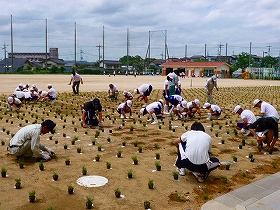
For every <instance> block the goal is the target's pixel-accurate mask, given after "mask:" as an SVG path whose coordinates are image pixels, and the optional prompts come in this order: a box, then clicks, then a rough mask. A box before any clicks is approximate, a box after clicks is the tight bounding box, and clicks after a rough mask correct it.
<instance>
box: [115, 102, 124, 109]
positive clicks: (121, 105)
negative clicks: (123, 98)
mask: <svg viewBox="0 0 280 210" xmlns="http://www.w3.org/2000/svg"><path fill="white" fill-rule="evenodd" d="M124 106H125V103H121V104H120V105H119V106H118V108H117V109H123V108H124Z"/></svg>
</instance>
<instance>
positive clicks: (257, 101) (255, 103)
mask: <svg viewBox="0 0 280 210" xmlns="http://www.w3.org/2000/svg"><path fill="white" fill-rule="evenodd" d="M260 102H261V100H260V99H256V100H254V102H253V104H254V107H256V105H257V104H258V103H260Z"/></svg>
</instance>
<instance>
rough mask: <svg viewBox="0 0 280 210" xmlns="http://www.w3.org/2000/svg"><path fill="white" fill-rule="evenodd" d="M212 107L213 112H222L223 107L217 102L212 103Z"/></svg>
mask: <svg viewBox="0 0 280 210" xmlns="http://www.w3.org/2000/svg"><path fill="white" fill-rule="evenodd" d="M211 109H212V110H213V112H219V113H220V112H221V108H220V107H219V106H217V105H215V104H212V105H211Z"/></svg>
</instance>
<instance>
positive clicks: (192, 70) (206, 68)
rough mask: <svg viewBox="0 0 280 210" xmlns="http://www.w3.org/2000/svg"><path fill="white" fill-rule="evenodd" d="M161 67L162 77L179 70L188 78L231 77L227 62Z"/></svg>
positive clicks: (172, 63)
mask: <svg viewBox="0 0 280 210" xmlns="http://www.w3.org/2000/svg"><path fill="white" fill-rule="evenodd" d="M161 67H162V75H167V74H168V73H170V72H172V71H174V70H176V69H178V70H179V72H184V73H185V75H186V76H187V77H193V76H195V77H202V76H204V77H210V76H212V75H217V76H218V77H220V78H229V77H230V65H229V64H227V63H225V62H166V63H163V64H162V65H161Z"/></svg>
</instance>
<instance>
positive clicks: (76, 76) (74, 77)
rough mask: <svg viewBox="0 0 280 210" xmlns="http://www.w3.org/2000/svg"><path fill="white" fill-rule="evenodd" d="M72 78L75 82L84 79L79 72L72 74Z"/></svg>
mask: <svg viewBox="0 0 280 210" xmlns="http://www.w3.org/2000/svg"><path fill="white" fill-rule="evenodd" d="M71 78H72V79H73V81H74V82H79V81H80V80H81V79H82V77H81V76H80V75H79V74H77V73H76V74H75V75H73V74H72V75H71Z"/></svg>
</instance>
